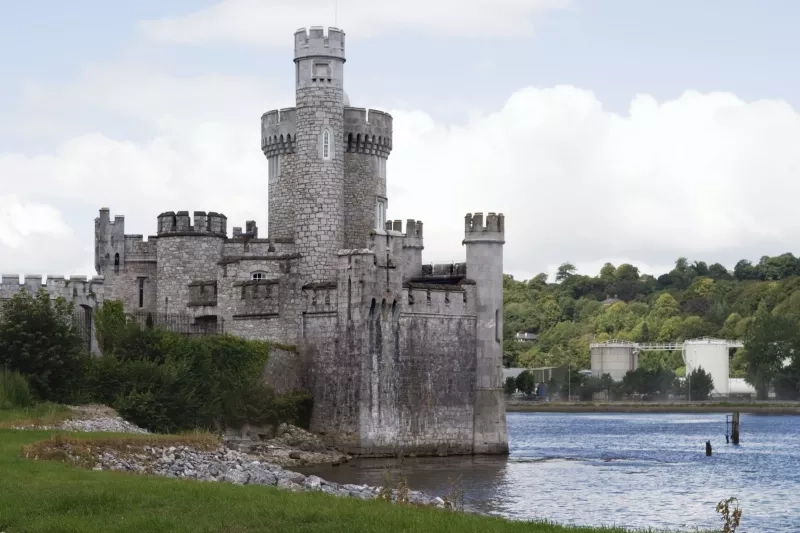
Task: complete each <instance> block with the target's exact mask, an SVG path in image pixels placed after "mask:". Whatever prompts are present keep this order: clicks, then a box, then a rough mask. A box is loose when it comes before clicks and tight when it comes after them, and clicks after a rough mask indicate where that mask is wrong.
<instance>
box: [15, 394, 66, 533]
mask: <svg viewBox="0 0 800 533" xmlns="http://www.w3.org/2000/svg"><path fill="white" fill-rule="evenodd" d="M72 416H73V412H72V411H71V410H70V408H69V407H66V406H64V405H59V404H55V403H39V404H35V405H33V406H31V407H21V408H17V409H0V429H2V428H11V427H13V426H47V425H54V424H57V423H59V422H62V421H64V420H66V419H68V418H71V417H72ZM0 531H2V530H0Z"/></svg>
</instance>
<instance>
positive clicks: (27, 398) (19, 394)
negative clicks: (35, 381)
mask: <svg viewBox="0 0 800 533" xmlns="http://www.w3.org/2000/svg"><path fill="white" fill-rule="evenodd" d="M33 404H34V398H33V395H32V394H31V389H30V386H29V385H28V380H27V379H25V376H23V375H22V374H20V373H19V372H12V371H10V370H8V369H5V368H3V369H0V409H14V408H20V407H30V406H31V405H33Z"/></svg>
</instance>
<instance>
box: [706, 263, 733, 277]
mask: <svg viewBox="0 0 800 533" xmlns="http://www.w3.org/2000/svg"><path fill="white" fill-rule="evenodd" d="M708 276H709V277H711V279H713V280H715V281H726V280H729V279H732V277H733V276H731V275H730V273H729V272H728V269H727V268H725V267H724V266H723V265H721V264H719V263H714V264H713V265H711V266H710V267H708Z"/></svg>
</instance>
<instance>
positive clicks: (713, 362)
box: [683, 339, 730, 396]
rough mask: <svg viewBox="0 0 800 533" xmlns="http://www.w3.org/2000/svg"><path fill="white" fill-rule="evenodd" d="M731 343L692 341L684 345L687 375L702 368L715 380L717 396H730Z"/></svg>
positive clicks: (723, 341)
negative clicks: (729, 353) (729, 352)
mask: <svg viewBox="0 0 800 533" xmlns="http://www.w3.org/2000/svg"><path fill="white" fill-rule="evenodd" d="M728 349H729V342H728V341H726V340H722V339H691V340H687V341H686V342H684V343H683V361H684V363H686V375H687V376H688V375H689V374H691V373H692V372H693V371H694V370H695V369H696V368H702V369H703V370H705V371H706V372H707V373H709V374H711V377H712V378H713V379H714V390H713V391H712V392H711V393H712V394H715V395H721V396H728V395H729V394H730V358H729V355H728Z"/></svg>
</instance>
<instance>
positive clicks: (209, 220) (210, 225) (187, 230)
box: [158, 211, 228, 237]
mask: <svg viewBox="0 0 800 533" xmlns="http://www.w3.org/2000/svg"><path fill="white" fill-rule="evenodd" d="M227 233H228V217H226V216H225V215H223V214H221V213H215V212H214V211H209V212H208V213H206V212H205V211H195V212H194V223H192V219H191V217H190V216H189V212H188V211H178V212H177V213H176V212H174V211H167V212H165V213H161V214H160V215H158V236H159V237H169V236H180V235H213V236H217V237H227Z"/></svg>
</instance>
